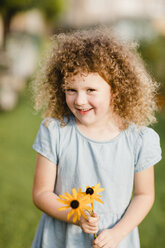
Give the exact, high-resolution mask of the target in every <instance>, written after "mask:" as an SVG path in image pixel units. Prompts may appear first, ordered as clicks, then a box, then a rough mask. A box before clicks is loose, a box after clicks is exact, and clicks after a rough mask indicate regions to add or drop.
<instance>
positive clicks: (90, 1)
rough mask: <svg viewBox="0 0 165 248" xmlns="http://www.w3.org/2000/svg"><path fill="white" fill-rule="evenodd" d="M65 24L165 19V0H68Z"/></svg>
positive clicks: (82, 24)
mask: <svg viewBox="0 0 165 248" xmlns="http://www.w3.org/2000/svg"><path fill="white" fill-rule="evenodd" d="M68 2H69V4H68V10H67V12H66V13H65V24H67V25H70V26H75V27H79V26H84V25H92V24H96V23H106V22H111V21H115V20H118V19H121V18H149V19H151V18H164V17H165V1H164V0H68Z"/></svg>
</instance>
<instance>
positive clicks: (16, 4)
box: [0, 0, 64, 47]
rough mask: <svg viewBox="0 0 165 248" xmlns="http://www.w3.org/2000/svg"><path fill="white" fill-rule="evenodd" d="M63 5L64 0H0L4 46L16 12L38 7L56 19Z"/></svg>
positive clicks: (51, 18) (46, 15) (48, 17)
mask: <svg viewBox="0 0 165 248" xmlns="http://www.w3.org/2000/svg"><path fill="white" fill-rule="evenodd" d="M63 7H64V0H38V1H37V0H0V13H1V15H2V18H3V23H4V47H5V41H6V37H7V34H8V33H9V31H10V23H11V19H12V17H13V16H14V15H15V14H16V13H18V12H20V11H26V10H29V9H32V8H38V9H40V10H41V11H42V12H43V13H44V14H45V17H46V18H47V19H48V20H50V21H52V20H53V21H54V20H56V17H58V14H59V13H60V12H61V11H62V10H63Z"/></svg>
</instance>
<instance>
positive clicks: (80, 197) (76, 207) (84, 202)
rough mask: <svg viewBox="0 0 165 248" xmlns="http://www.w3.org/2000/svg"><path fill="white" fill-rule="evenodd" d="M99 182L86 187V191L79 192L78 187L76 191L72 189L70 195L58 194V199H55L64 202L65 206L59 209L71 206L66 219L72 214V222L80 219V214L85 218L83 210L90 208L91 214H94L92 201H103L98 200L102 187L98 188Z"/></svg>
mask: <svg viewBox="0 0 165 248" xmlns="http://www.w3.org/2000/svg"><path fill="white" fill-rule="evenodd" d="M99 187H100V183H98V184H97V185H96V186H92V187H89V186H87V187H86V192H81V188H79V189H78V193H77V191H76V189H75V188H73V189H72V195H70V194H69V193H67V192H65V195H64V196H63V195H59V197H60V199H57V200H58V201H59V202H61V203H63V204H65V205H66V206H64V207H61V208H59V210H65V209H68V208H71V211H70V212H69V213H68V216H67V219H69V218H70V217H71V216H72V215H74V217H73V222H76V220H77V219H78V220H80V217H81V214H82V215H83V217H84V218H86V219H87V217H86V215H85V213H84V210H86V211H89V210H92V215H93V214H94V205H93V203H94V201H98V202H100V203H103V202H102V200H100V197H101V196H100V195H99V194H98V193H100V192H102V191H103V190H104V188H99ZM89 204H91V206H89Z"/></svg>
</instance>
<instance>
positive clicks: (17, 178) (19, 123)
mask: <svg viewBox="0 0 165 248" xmlns="http://www.w3.org/2000/svg"><path fill="white" fill-rule="evenodd" d="M158 118H159V122H158V124H157V125H156V126H155V127H154V128H155V130H156V131H157V132H158V133H159V134H160V137H161V144H162V148H163V147H165V132H164V122H165V116H163V115H160V116H159V117H158ZM40 121H41V118H40V117H39V116H38V115H35V114H34V112H33V110H32V104H31V101H30V98H29V93H28V91H27V90H26V91H25V92H24V93H23V94H22V96H21V98H20V101H19V104H18V106H17V107H16V108H15V109H14V111H12V112H8V113H0V123H1V124H0V160H1V166H0V196H1V203H0V230H1V232H0V247H5V248H28V247H30V246H31V243H32V239H33V236H34V233H35V229H36V227H37V224H38V221H39V218H40V216H41V213H40V211H38V210H37V209H36V208H35V207H34V206H33V203H32V197H31V191H32V184H33V174H34V167H35V159H36V154H35V152H34V151H33V150H32V144H33V142H34V139H35V136H36V133H37V130H38V128H39V124H40ZM163 163H164V154H163V160H162V161H161V162H160V163H159V165H157V166H155V174H156V176H155V178H156V201H155V204H154V207H153V209H152V211H151V212H150V214H149V215H148V216H147V217H146V219H145V221H144V222H143V223H142V224H141V225H140V234H141V245H142V247H143V248H148V247H150V248H155V247H164V244H165V236H164V231H163V230H164V219H165V212H164V209H165V197H164V196H165V187H164V172H165V167H164V166H163Z"/></svg>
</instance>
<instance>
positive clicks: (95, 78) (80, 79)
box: [67, 72, 110, 87]
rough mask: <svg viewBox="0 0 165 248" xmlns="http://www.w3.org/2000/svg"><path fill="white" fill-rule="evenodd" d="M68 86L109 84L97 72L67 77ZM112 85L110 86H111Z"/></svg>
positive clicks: (101, 85) (100, 85) (102, 85)
mask: <svg viewBox="0 0 165 248" xmlns="http://www.w3.org/2000/svg"><path fill="white" fill-rule="evenodd" d="M67 85H68V86H78V85H82V86H83V85H84V86H89V87H104V86H106V87H108V86H109V84H108V83H107V82H106V81H105V80H104V79H103V78H102V77H101V76H100V75H99V74H98V73H97V72H91V73H78V74H76V75H74V76H72V77H71V78H68V79H67ZM109 87H110V86H109Z"/></svg>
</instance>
